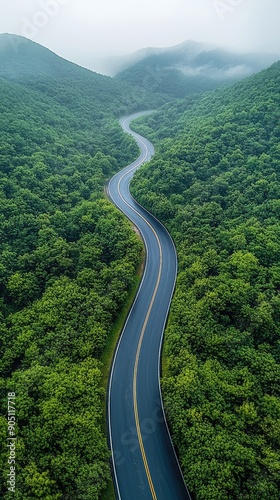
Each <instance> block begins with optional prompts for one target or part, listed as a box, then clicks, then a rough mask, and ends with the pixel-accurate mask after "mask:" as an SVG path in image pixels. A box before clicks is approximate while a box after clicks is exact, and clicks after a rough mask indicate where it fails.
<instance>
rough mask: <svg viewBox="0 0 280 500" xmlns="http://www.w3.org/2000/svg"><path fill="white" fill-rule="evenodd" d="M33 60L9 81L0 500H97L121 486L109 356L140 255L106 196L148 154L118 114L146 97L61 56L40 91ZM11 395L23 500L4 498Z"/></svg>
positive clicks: (1, 260) (1, 246)
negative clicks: (116, 480)
mask: <svg viewBox="0 0 280 500" xmlns="http://www.w3.org/2000/svg"><path fill="white" fill-rule="evenodd" d="M30 43H31V42H30ZM40 53H41V52H40ZM33 56H34V58H35V59H34V58H33V59H32V63H31V62H30V64H29V66H28V65H27V66H26V68H27V69H28V68H29V73H28V72H27V73H28V74H25V75H24V78H22V80H24V79H25V81H24V82H23V81H21V82H20V78H19V74H21V76H22V75H23V73H22V72H20V71H19V66H18V65H15V66H13V65H12V64H11V61H10V62H9V61H8V62H9V64H8V62H7V61H6V65H4V64H3V66H2V67H1V71H2V73H1V74H2V75H3V73H4V72H5V71H6V70H8V69H9V71H10V72H11V74H10V75H9V78H8V77H7V78H6V79H1V80H0V92H1V103H0V132H1V146H0V204H1V211H0V212H1V214H0V291H1V297H0V319H1V323H0V338H1V343H0V353H1V360H0V370H1V377H2V378H1V400H0V406H1V415H3V418H2V417H1V419H0V436H1V443H2V444H3V446H2V447H1V449H2V451H1V453H0V465H1V485H0V496H1V498H3V499H5V500H10V498H12V497H13V498H15V499H16V500H31V499H42V500H60V499H65V500H73V499H74V498H75V499H77V500H79V499H80V500H93V499H98V498H100V497H101V495H102V492H103V491H104V490H105V488H106V486H107V483H108V481H109V478H110V470H109V452H108V448H107V442H106V436H105V432H104V425H103V418H104V406H105V393H104V389H103V388H102V385H103V381H102V380H101V369H102V364H101V362H100V358H101V355H102V352H103V350H104V346H105V344H106V341H107V338H108V335H109V334H110V332H111V330H112V327H113V325H114V322H115V321H116V318H117V317H118V315H119V312H120V310H121V308H122V307H123V304H124V302H125V300H126V298H127V295H128V293H129V291H130V288H131V286H132V284H133V283H134V276H135V272H136V269H137V267H138V264H139V260H140V254H141V250H142V245H141V244H140V241H139V239H138V238H137V236H136V234H135V232H134V231H133V230H132V228H131V227H130V224H129V223H128V222H127V221H126V220H125V219H124V217H123V216H122V215H121V214H120V213H119V212H118V211H117V210H116V209H115V208H114V207H113V206H112V205H111V203H109V201H107V200H106V198H105V196H104V194H103V190H104V184H105V183H106V180H107V179H108V178H109V177H110V176H111V175H112V174H113V173H115V172H116V171H117V170H118V169H120V168H121V167H122V166H125V165H126V164H127V163H129V161H132V159H134V158H135V156H136V155H137V151H138V150H137V147H136V146H135V144H134V141H133V140H132V139H131V138H130V137H129V136H125V135H124V134H123V133H122V131H121V128H120V126H119V125H118V123H117V121H116V120H115V118H114V116H113V112H114V113H115V114H117V113H119V112H120V111H121V109H120V107H122V106H123V108H124V111H126V110H128V109H129V106H131V107H132V110H133V107H134V106H135V101H134V103H133V97H131V96H130V97H129V96H127V97H125V95H124V94H123V97H122V99H121V100H120V103H119V97H120V92H123V90H121V89H120V87H119V90H118V93H117V94H116V86H115V84H112V86H111V84H110V79H108V81H107V80H106V82H105V83H104V85H103V80H102V77H100V79H101V82H100V81H99V77H98V75H93V74H92V73H90V72H87V71H86V70H84V71H85V73H83V71H82V70H81V71H82V73H80V72H79V71H80V70H79V69H76V68H75V70H73V68H72V66H73V65H70V63H69V65H68V63H66V62H64V63H65V66H63V64H64V63H62V62H61V61H59V64H60V65H62V66H61V68H60V69H61V71H60V72H59V70H58V71H57V73H56V76H55V77H54V75H52V76H53V79H52V77H51V75H49V78H47V75H46V74H45V75H44V80H42V81H41V83H40V84H39V79H38V78H39V77H38V75H39V76H40V77H42V68H43V67H44V64H46V60H45V59H44V58H43V60H42V59H40V60H39V61H37V64H38V65H39V66H38V68H37V69H38V73H36V71H35V69H36V64H35V63H34V60H36V55H35V54H34V55H33ZM44 57H45V56H44ZM46 57H50V58H51V60H52V61H53V62H54V59H53V58H54V57H56V56H54V55H49V53H48V51H47V56H46ZM19 59H20V58H19ZM17 64H20V60H18V62H17ZM40 64H41V66H40ZM54 64H55V62H54ZM30 67H32V68H33V69H34V71H35V73H34V75H37V77H38V78H37V79H36V78H35V77H34V79H32V84H31V80H30V76H31V75H32V72H30ZM47 67H48V65H47ZM4 70H5V71H4ZM66 70H67V72H68V74H67V78H66V75H65V74H64V72H65V71H66ZM71 71H72V73H71ZM84 75H85V76H84ZM6 76H7V75H6ZM76 77H77V80H76ZM12 79H15V80H17V83H11V81H9V80H12ZM98 82H99V83H98ZM97 84H98V85H103V90H104V94H103V96H99V95H98V89H99V87H98V85H97ZM40 85H41V87H40ZM87 86H88V90H86V87H87ZM31 87H32V89H31ZM93 89H95V90H94V91H93ZM81 93H82V94H83V97H82V98H81ZM75 95H76V97H75V99H74V96H75ZM63 96H64V98H63ZM125 102H126V103H125ZM118 103H119V104H118ZM10 391H12V392H15V393H16V422H17V424H16V437H17V445H16V492H15V493H9V492H8V491H7V472H8V467H9V466H8V456H7V448H6V442H7V441H6V440H7V419H6V415H7V394H8V392H10Z"/></svg>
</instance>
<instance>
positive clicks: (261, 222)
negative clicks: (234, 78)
mask: <svg viewBox="0 0 280 500" xmlns="http://www.w3.org/2000/svg"><path fill="white" fill-rule="evenodd" d="M279 89H280V63H276V64H274V65H273V66H272V67H271V68H269V69H268V70H266V71H264V72H262V73H260V74H258V75H255V76H253V77H251V78H249V79H246V80H244V81H243V82H241V83H238V84H236V85H234V86H232V87H231V88H227V89H222V90H215V91H213V92H210V93H207V94H204V95H203V96H192V97H187V98H186V99H184V100H181V101H176V102H174V103H172V104H166V105H165V106H164V107H163V108H162V109H160V110H159V111H158V112H157V113H155V114H153V115H151V116H150V117H145V118H141V119H140V120H139V121H138V122H135V125H134V128H135V129H136V130H137V131H140V132H141V133H143V135H146V136H148V137H149V138H150V139H151V140H152V141H153V142H154V144H155V146H156V149H157V154H156V155H155V156H154V158H153V159H152V161H151V162H150V163H149V164H147V165H145V166H144V167H143V168H142V169H141V170H139V171H138V172H137V173H136V174H135V177H134V178H133V181H132V193H133V195H134V196H135V197H136V199H137V200H138V201H139V202H140V203H141V204H143V205H144V206H145V207H146V208H148V210H150V211H151V212H152V213H154V214H155V215H156V216H157V217H158V218H159V219H160V220H161V221H162V222H163V223H164V224H165V225H166V226H167V227H168V229H169V230H170V232H171V234H172V236H173V238H174V240H175V243H176V247H177V250H178V257H179V272H178V281H177V287H176V291H175V296H174V300H173V303H172V307H171V314H170V318H169V323H168V327H167V331H166V334H165V343H164V364H163V365H164V371H163V377H162V390H163V398H164V404H165V409H166V413H167V418H168V422H169V424H170V429H171V433H172V437H173V439H174V443H175V446H176V449H177V451H178V454H179V459H180V463H181V466H182V469H183V473H184V476H185V480H186V483H187V484H188V486H189V489H190V491H191V493H192V496H193V498H194V499H196V500H225V499H236V500H241V499H242V500H256V499H262V500H277V499H278V498H279V491H280V447H279V444H280V337H279V334H280V298H279V288H280V260H279V258H280V224H279V215H280V168H279V166H280V126H279V116H280V91H279ZM136 123H137V125H136Z"/></svg>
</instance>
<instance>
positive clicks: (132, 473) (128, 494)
mask: <svg viewBox="0 0 280 500" xmlns="http://www.w3.org/2000/svg"><path fill="white" fill-rule="evenodd" d="M140 114H141V113H139V114H135V115H132V116H129V117H125V118H123V119H122V120H121V121H120V123H121V125H122V127H123V129H124V130H125V131H126V132H128V133H130V134H132V135H133V137H134V139H135V140H136V142H137V144H138V145H139V147H140V151H141V154H140V156H139V158H138V159H137V160H136V161H135V162H134V163H132V164H131V165H129V166H128V167H126V168H125V169H124V170H122V171H121V172H119V173H118V174H117V175H116V176H115V177H113V179H112V180H111V181H110V183H109V185H108V194H109V197H110V198H111V200H112V201H113V202H114V203H115V205H116V206H117V207H118V208H119V209H120V210H121V211H122V212H124V213H125V214H126V215H127V217H128V218H129V219H130V220H131V221H132V222H133V224H134V225H135V226H137V228H138V229H139V231H140V233H141V235H142V238H143V240H144V243H145V246H146V265H145V271H144V275H143V279H142V282H141V285H140V288H139V291H138V294H137V296H136V299H135V301H134V304H133V306H132V308H131V310H130V313H129V316H128V318H127V321H126V324H125V326H124V329H123V332H122V335H121V338H120V341H119V344H118V347H117V350H116V354H115V358H114V361H113V366H112V371H111V377H110V383H109V393H108V428H109V440H110V447H111V451H112V469H113V476H114V482H115V490H116V496H117V498H118V499H119V500H143V499H145V500H150V499H152V500H185V499H190V495H189V493H188V490H187V487H186V485H185V483H184V480H183V477H182V473H181V470H180V467H179V464H178V461H177V457H176V454H175V451H174V448H173V445H172V442H171V438H170V434H169V431H168V428H167V424H166V420H165V415H164V411H163V407H162V399H161V392H160V385H159V370H160V352H161V344H162V337H163V331H164V327H165V323H166V319H167V315H168V311H169V307H170V302H171V298H172V295H173V291H174V286H175V280H176V275H177V256H176V251H175V247H174V244H173V242H172V240H171V238H170V236H169V234H168V233H167V231H166V229H165V228H164V227H163V226H162V225H161V224H160V223H159V222H158V221H157V220H156V219H155V218H154V217H153V216H152V215H151V214H149V213H148V212H147V211H146V210H144V209H143V208H142V207H141V206H140V205H138V204H137V203H136V202H135V201H134V200H133V198H132V197H131V195H130V192H129V183H130V180H131V178H132V176H133V173H134V171H135V170H136V169H137V168H139V167H140V166H141V165H142V164H143V163H145V162H146V161H148V160H149V159H150V158H151V157H152V155H153V154H154V148H153V145H152V144H151V143H150V142H149V141H148V140H147V139H145V138H144V137H141V136H139V135H138V134H135V133H132V132H131V131H130V129H129V123H130V121H131V120H132V119H133V118H135V117H136V116H139V115H140Z"/></svg>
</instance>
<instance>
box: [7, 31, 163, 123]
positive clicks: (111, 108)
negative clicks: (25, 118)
mask: <svg viewBox="0 0 280 500" xmlns="http://www.w3.org/2000/svg"><path fill="white" fill-rule="evenodd" d="M0 78H4V79H6V80H9V81H13V82H16V83H20V84H22V85H25V86H27V87H28V88H29V89H30V88H33V89H35V90H37V91H40V92H43V93H44V94H47V95H49V96H51V97H52V98H53V99H54V100H56V101H57V102H58V103H59V104H61V103H62V104H64V105H67V106H68V107H69V108H71V110H74V109H75V108H77V107H79V108H80V109H81V108H82V107H84V112H85V113H92V111H93V109H97V108H98V107H99V106H100V105H101V106H103V105H106V109H107V111H108V112H113V113H114V114H115V115H121V114H123V113H126V112H131V111H132V112H133V111H137V110H139V109H144V108H145V109H147V107H148V106H149V105H151V106H153V105H154V104H155V100H156V99H155V96H151V95H149V93H147V92H145V96H144V95H143V94H142V93H141V92H139V89H135V88H134V87H135V85H133V86H132V85H130V86H129V85H128V84H127V83H126V82H122V81H117V80H116V79H113V78H111V77H108V76H104V75H99V74H97V73H94V72H93V71H90V70H87V69H85V68H82V67H80V66H78V65H77V64H73V63H71V62H69V61H66V60H65V59H63V58H62V57H59V56H57V55H56V54H55V53H53V52H51V51H50V50H48V49H47V48H45V47H43V46H42V45H39V44H38V43H35V42H33V41H30V40H28V39H27V38H24V37H21V36H17V35H9V34H1V35H0ZM90 100H91V105H90V106H88V104H89V102H90ZM161 102H162V101H160V103H161Z"/></svg>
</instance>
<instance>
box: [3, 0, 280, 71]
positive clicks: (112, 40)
mask: <svg viewBox="0 0 280 500" xmlns="http://www.w3.org/2000/svg"><path fill="white" fill-rule="evenodd" d="M0 7H1V17H0V32H1V33H7V32H8V33H16V34H19V35H24V36H26V37H28V38H30V39H32V40H34V41H36V42H38V43H41V44H42V45H45V46H46V47H48V48H49V49H51V50H53V51H54V52H56V53H57V54H59V55H61V56H63V57H65V58H66V59H69V60H71V61H74V62H77V63H78V64H81V65H83V66H86V67H90V68H91V69H97V70H98V69H100V68H101V66H98V61H99V60H100V59H102V58H104V57H106V56H109V55H118V54H126V53H130V52H133V51H135V50H138V49H140V48H143V47H167V46H171V45H176V44H178V43H181V42H183V41H185V40H188V39H193V40H195V41H199V42H200V41H201V42H211V43H215V44H218V45H221V46H225V47H232V48H234V49H237V50H242V51H262V52H265V51H267V52H273V53H277V54H280V29H279V21H280V1H279V0H139V1H138V0H95V1H93V0H8V1H7V0H0Z"/></svg>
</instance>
